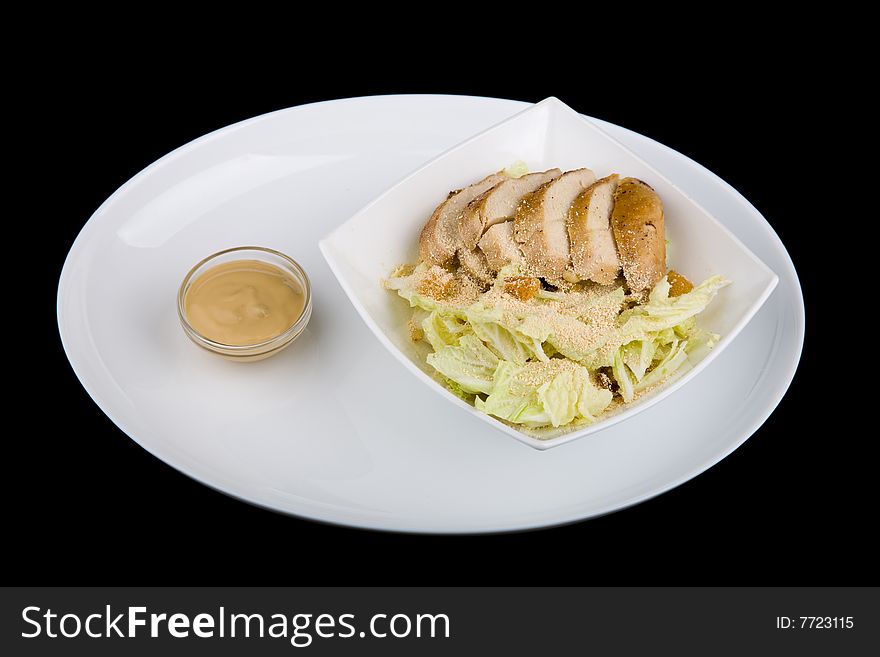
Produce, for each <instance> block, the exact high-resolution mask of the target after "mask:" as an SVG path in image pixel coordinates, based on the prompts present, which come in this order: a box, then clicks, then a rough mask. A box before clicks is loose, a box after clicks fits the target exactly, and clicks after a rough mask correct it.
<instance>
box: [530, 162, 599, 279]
mask: <svg viewBox="0 0 880 657" xmlns="http://www.w3.org/2000/svg"><path fill="white" fill-rule="evenodd" d="M595 180H596V176H595V175H594V174H593V172H592V171H590V170H589V169H575V170H574V171H567V172H565V173H564V174H562V175H561V176H559V177H558V178H555V179H553V180H551V181H550V182H548V183H545V184H543V185H541V186H540V187H538V189H536V190H535V191H534V192H532V193H531V194H526V195H525V196H524V197H523V199H522V201H520V204H519V206H517V208H516V212H515V214H514V226H513V228H514V236H515V237H516V241H517V243H518V244H519V246H520V250H521V251H522V254H523V263H524V269H525V270H526V271H525V272H524V273H527V274H531V275H534V276H541V277H544V278H546V279H550V280H551V281H562V280H563V276H564V275H565V272H566V270H567V269H568V267H569V263H570V261H571V258H570V254H569V245H568V231H567V230H566V226H565V224H566V220H567V219H568V209H569V208H570V207H571V204H572V202H573V201H574V200H575V198H577V196H578V195H579V194H580V193H581V192H582V191H584V190H585V189H586V188H587V187H589V186H590V185H592V184H593V182H594V181H595Z"/></svg>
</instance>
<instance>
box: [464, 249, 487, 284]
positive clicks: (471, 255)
mask: <svg viewBox="0 0 880 657" xmlns="http://www.w3.org/2000/svg"><path fill="white" fill-rule="evenodd" d="M458 264H459V265H461V268H462V269H463V270H464V272H465V273H466V274H467V275H468V276H470V277H471V278H472V279H473V280H474V281H476V282H477V283H479V284H480V286H481V287H483V288H484V289H485V288H488V287H489V286H490V285H491V284H492V281H494V280H495V275H494V272H492V271H491V270H490V269H489V265H488V263H487V262H486V256H485V255H483V252H482V251H480V250H478V249H460V250H459V251H458Z"/></svg>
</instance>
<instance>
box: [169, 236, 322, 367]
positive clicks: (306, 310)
mask: <svg viewBox="0 0 880 657" xmlns="http://www.w3.org/2000/svg"><path fill="white" fill-rule="evenodd" d="M246 251H251V252H255V253H257V254H263V255H264V256H265V254H269V255H272V256H275V257H277V258H280V259H281V260H282V261H283V262H284V264H285V265H286V266H287V267H288V268H289V269H290V270H291V271H292V272H293V273H294V275H295V276H296V277H298V278H299V279H300V280H298V281H297V282H298V283H300V284H301V285H302V288H303V294H305V302H304V303H303V309H302V311H301V312H300V314H299V317H297V319H296V321H295V322H294V323H293V324H291V325H290V326H289V327H288V328H287V329H285V330H284V331H283V332H282V333H279V334H278V335H276V336H274V337H272V338H269V339H268V340H263V341H262V342H254V343H250V344H242V345H236V344H226V343H224V342H218V341H217V340H212V339H211V338H209V337H207V336H205V335H204V334H202V333H201V332H199V331H198V329H196V328H195V327H194V326H193V325H192V324H191V323H190V322H189V320H188V319H187V317H186V308H185V304H186V294H187V292H188V291H189V286H190V284H191V283H192V280H193V277H194V276H195V274H196V272H198V271H199V270H200V269H202V268H203V267H204V266H205V265H207V264H208V263H209V262H211V261H212V260H215V259H217V258H220V257H222V256H225V255H228V254H230V253H241V252H246ZM244 259H245V258H242V260H244ZM265 262H267V264H271V265H275V263H274V262H269V261H268V260H265ZM276 266H277V265H276ZM311 309H312V285H311V281H310V280H309V275H308V274H307V273H306V271H305V269H303V267H302V265H300V264H299V263H298V262H297V261H296V260H294V259H293V258H291V257H290V256H289V255H287V254H286V253H282V252H281V251H278V250H276V249H272V248H269V247H266V246H233V247H229V248H227V249H222V250H221V251H217V252H215V253H212V254H211V255H208V256H205V257H204V258H202V259H201V260H199V261H198V262H197V263H196V264H195V265H193V266H192V268H190V270H189V271H188V272H187V273H186V275H185V276H184V277H183V280H182V281H181V283H180V287H178V289H177V317H178V319H179V320H180V324H181V326H183V329H184V331H185V332H186V334H187V336H188V337H189V338H190V339H191V340H193V341H194V342H195V343H196V344H198V345H199V346H201V347H205V348H207V349H209V350H211V351H216V352H220V353H223V354H224V355H228V356H252V355H255V354H254V353H253V352H254V350H261V351H262V352H270V351H272V350H274V349H277V348H278V347H279V346H281V345H282V344H285V343H287V342H289V341H290V340H292V339H294V338H295V337H296V336H298V335H299V334H300V333H301V332H302V330H303V329H304V328H305V325H306V324H308V321H309V319H310V318H311V314H312V313H311Z"/></svg>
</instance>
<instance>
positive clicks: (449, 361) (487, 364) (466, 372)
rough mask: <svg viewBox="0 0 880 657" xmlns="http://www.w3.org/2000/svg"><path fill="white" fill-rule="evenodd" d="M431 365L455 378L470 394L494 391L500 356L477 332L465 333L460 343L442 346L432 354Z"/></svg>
mask: <svg viewBox="0 0 880 657" xmlns="http://www.w3.org/2000/svg"><path fill="white" fill-rule="evenodd" d="M428 364H429V365H430V366H431V367H433V368H434V369H435V370H437V371H438V372H440V374H442V375H443V376H444V377H446V378H447V379H450V380H451V381H454V382H455V383H456V384H457V386H458V388H459V389H461V390H462V391H463V392H466V393H472V394H475V393H478V392H482V393H486V394H488V393H489V392H491V391H492V386H493V383H492V381H493V378H494V374H495V369H496V368H497V367H498V356H496V355H495V354H493V353H492V352H491V351H490V350H489V348H488V347H486V345H484V344H483V342H482V340H480V339H479V338H478V337H477V336H475V335H463V336H461V338H459V340H458V344H457V345H448V346H445V347H441V348H440V349H438V350H437V351H435V352H434V353H433V354H428Z"/></svg>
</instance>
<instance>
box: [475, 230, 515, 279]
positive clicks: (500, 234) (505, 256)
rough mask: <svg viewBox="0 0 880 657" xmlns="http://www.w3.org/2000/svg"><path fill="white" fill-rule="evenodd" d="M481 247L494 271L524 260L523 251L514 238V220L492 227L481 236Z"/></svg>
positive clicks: (490, 267)
mask: <svg viewBox="0 0 880 657" xmlns="http://www.w3.org/2000/svg"><path fill="white" fill-rule="evenodd" d="M479 247H480V251H482V252H483V253H484V254H485V256H486V263H487V264H488V265H489V269H491V270H492V271H493V272H497V271H498V270H499V269H501V268H502V267H504V266H505V265H513V264H519V263H520V262H522V252H521V251H520V250H519V245H518V244H517V243H516V240H515V239H514V238H513V221H503V222H501V223H500V224H495V225H494V226H492V227H490V228H489V230H487V231H486V232H485V233H483V236H482V237H481V238H480V244H479Z"/></svg>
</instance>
